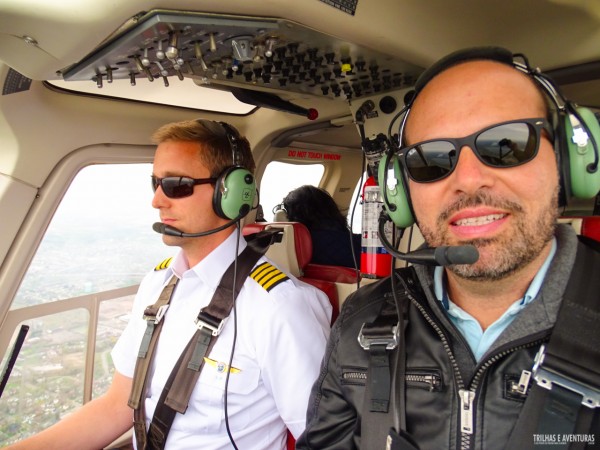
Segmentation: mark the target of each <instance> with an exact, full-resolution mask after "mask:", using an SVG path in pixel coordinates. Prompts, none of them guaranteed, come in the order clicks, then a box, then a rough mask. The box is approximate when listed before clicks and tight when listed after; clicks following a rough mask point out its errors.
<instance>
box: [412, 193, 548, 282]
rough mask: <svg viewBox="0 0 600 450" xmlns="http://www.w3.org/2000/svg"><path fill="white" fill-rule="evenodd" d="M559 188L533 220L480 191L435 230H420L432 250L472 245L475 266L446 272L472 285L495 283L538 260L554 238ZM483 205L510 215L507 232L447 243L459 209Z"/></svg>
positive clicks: (460, 203)
mask: <svg viewBox="0 0 600 450" xmlns="http://www.w3.org/2000/svg"><path fill="white" fill-rule="evenodd" d="M558 192H559V189H558V186H557V187H556V189H555V190H554V192H553V195H552V197H551V199H550V201H549V202H548V204H547V205H545V206H544V207H543V208H542V209H541V210H540V212H539V213H538V214H537V216H536V217H530V216H527V215H526V213H525V211H524V209H523V207H522V206H521V205H520V204H519V203H517V202H513V201H510V200H505V199H501V198H496V197H494V196H492V195H491V194H490V193H489V192H484V191H479V192H477V193H476V194H474V195H466V194H465V195H464V196H462V197H460V198H459V199H457V201H455V202H454V203H452V204H451V205H449V206H448V207H447V208H446V209H445V210H444V211H442V212H441V213H440V215H439V216H438V218H437V220H436V228H435V230H434V229H431V228H429V227H427V226H421V224H419V225H420V228H421V232H422V234H423V237H424V238H425V241H426V242H427V243H428V244H429V245H430V246H432V247H439V246H441V245H473V246H475V247H476V248H477V250H478V251H479V255H480V256H479V260H478V261H477V262H476V263H474V264H457V265H450V266H447V269H448V270H450V271H451V272H453V273H454V274H455V275H457V276H458V277H461V278H464V279H469V280H474V281H497V280H501V279H504V278H506V277H508V276H510V275H511V274H513V273H515V272H517V271H518V270H519V269H521V268H523V267H525V266H526V265H527V264H529V263H530V262H531V261H533V260H534V259H535V258H536V257H537V256H539V255H540V253H541V252H542V250H543V249H544V247H545V246H546V244H547V243H548V242H550V240H551V239H552V238H553V236H554V231H555V228H556V223H557V218H558ZM480 205H486V206H490V207H496V208H500V209H502V210H504V211H508V212H510V214H511V216H512V219H513V224H512V227H511V229H510V230H507V231H505V232H504V233H502V234H501V235H499V236H495V237H493V238H483V239H470V240H462V241H458V242H450V239H449V233H448V218H449V217H450V216H451V215H452V214H454V213H455V212H457V211H459V210H460V209H462V208H466V207H474V206H480Z"/></svg>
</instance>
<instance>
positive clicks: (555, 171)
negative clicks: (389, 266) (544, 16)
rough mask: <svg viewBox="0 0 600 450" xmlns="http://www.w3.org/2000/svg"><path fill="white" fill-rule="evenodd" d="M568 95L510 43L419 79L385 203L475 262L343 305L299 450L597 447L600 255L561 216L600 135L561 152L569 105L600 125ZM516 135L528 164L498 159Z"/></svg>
mask: <svg viewBox="0 0 600 450" xmlns="http://www.w3.org/2000/svg"><path fill="white" fill-rule="evenodd" d="M554 89H555V86H553V85H552V84H551V82H550V81H549V80H548V79H547V78H546V77H545V76H544V75H543V74H540V73H539V72H538V71H536V70H534V69H531V67H529V64H528V63H527V60H526V59H525V58H524V57H523V56H522V55H512V54H511V53H510V52H508V51H507V50H505V49H500V48H474V49H467V50H463V51H459V52H457V53H454V54H451V55H449V56H448V57H446V58H444V59H443V60H441V61H440V62H438V63H437V64H435V65H434V66H432V67H431V68H430V69H429V70H427V71H425V73H424V74H423V75H422V76H421V77H420V78H419V80H418V81H417V83H416V87H415V93H414V95H413V97H412V99H409V101H408V105H407V111H406V122H405V125H404V128H403V129H401V141H400V142H401V148H400V149H398V150H393V151H392V152H391V154H389V155H388V156H387V157H386V160H385V161H386V162H385V165H384V162H383V160H382V163H381V165H382V166H383V172H382V171H381V170H380V177H379V178H380V180H381V179H382V178H383V177H382V173H384V174H386V175H387V176H386V179H385V180H384V182H383V183H382V192H383V194H384V197H385V207H386V210H387V211H388V212H389V214H390V215H391V216H392V219H393V221H394V222H395V223H396V225H397V226H399V227H406V226H408V225H407V223H408V222H410V221H412V220H413V219H412V217H414V218H415V219H416V223H417V224H418V225H419V228H420V230H421V231H422V233H423V236H424V237H425V241H426V243H427V246H428V247H430V248H433V247H439V246H461V245H468V244H470V245H472V246H474V247H475V248H476V249H477V251H478V253H479V259H478V260H477V261H476V262H474V263H472V261H469V259H470V257H465V258H463V257H462V256H461V258H462V259H459V260H457V261H456V262H457V264H454V265H447V266H445V267H431V266H429V267H428V266H424V265H415V266H411V267H408V268H406V269H399V270H398V271H396V275H394V280H391V279H390V278H387V279H384V280H382V281H380V282H377V283H374V284H371V285H368V286H365V287H362V288H361V289H359V290H358V291H357V292H356V293H355V294H354V295H353V296H351V297H349V298H348V299H347V300H346V302H345V304H344V308H343V310H342V311H341V313H340V316H339V318H338V319H337V322H336V324H335V326H334V328H333V330H332V334H331V336H330V339H329V343H328V348H327V350H326V355H325V359H324V363H323V364H324V367H323V371H322V372H321V375H320V376H319V379H318V380H317V382H316V383H315V385H314V387H313V391H312V394H311V400H310V405H309V409H308V417H307V428H306V430H305V432H304V434H303V435H302V436H301V438H300V439H299V441H298V442H297V448H298V449H315V450H317V449H318V450H327V449H345V450H351V449H365V450H373V449H384V448H387V449H400V448H401V449H417V448H420V449H442V448H444V449H457V448H485V449H488V450H489V449H513V448H518V449H531V448H547V447H545V446H544V445H546V444H549V445H554V444H555V443H556V442H559V443H560V442H561V440H562V442H578V443H579V444H578V445H581V447H577V448H583V446H585V445H586V444H594V443H595V444H596V445H597V444H598V442H599V439H600V434H598V433H599V431H600V429H599V428H600V420H599V419H600V413H599V409H600V408H599V407H600V402H599V400H598V399H599V398H600V397H599V396H598V392H599V387H600V386H598V384H599V381H598V380H600V372H599V370H600V367H599V366H600V357H599V354H598V353H599V348H600V335H599V334H598V332H597V330H598V322H597V321H598V318H599V317H600V311H599V306H598V283H597V282H595V281H594V280H597V279H598V274H599V273H600V265H599V264H600V249H599V248H598V245H597V243H596V242H595V241H591V240H586V239H585V238H583V237H579V238H578V236H577V235H576V232H575V231H574V230H573V229H572V227H571V226H570V225H567V224H557V218H558V212H559V199H560V198H561V197H562V196H563V195H565V194H567V193H568V192H570V191H572V190H574V189H575V188H574V185H573V186H572V185H571V184H569V183H578V182H579V181H580V180H579V179H576V180H571V181H569V177H568V176H567V175H563V176H562V177H561V175H559V173H561V174H563V173H564V172H563V170H562V169H563V167H561V164H566V163H564V161H565V158H569V157H571V158H575V159H576V160H577V158H583V157H584V156H583V155H584V153H587V154H588V155H591V159H592V160H593V159H594V154H595V161H596V165H595V167H594V164H593V162H591V163H590V164H589V165H588V164H587V163H586V164H585V166H586V168H585V169H584V170H583V171H582V173H580V174H578V175H577V178H585V177H587V178H588V179H589V180H590V182H591V184H592V190H591V194H592V197H593V196H595V195H596V194H597V193H598V190H599V189H600V185H599V184H598V183H597V180H598V173H597V171H598V170H599V169H598V167H597V154H598V148H597V147H598V145H597V144H594V145H589V147H588V148H587V149H586V150H583V149H578V150H577V151H576V152H575V153H572V154H570V155H569V154H565V153H564V152H565V146H566V144H567V143H568V142H570V139H569V135H568V125H567V124H568V123H571V120H569V119H568V118H566V117H564V115H565V113H567V112H568V113H572V115H574V116H576V115H577V116H579V118H578V119H577V120H576V122H577V123H580V124H581V125H582V126H583V127H584V128H585V134H586V135H587V136H588V137H589V138H590V140H591V139H593V137H592V133H595V134H596V139H597V138H598V136H600V134H598V123H597V120H596V119H595V118H594V117H593V115H591V117H589V116H588V118H587V120H586V117H585V116H583V112H580V110H578V109H575V108H574V105H573V104H570V103H568V104H567V107H566V108H562V106H563V103H564V102H563V101H561V100H564V98H562V97H560V96H559V95H560V94H558V93H557V92H555V91H554ZM555 101H557V103H558V106H561V109H560V111H557V110H555V109H556V108H555V106H554V102H555ZM588 112H589V111H588ZM558 113H560V115H559V117H557V118H556V120H554V116H556V115H558ZM577 116H576V117H577ZM565 119H566V120H565ZM574 122H575V121H574ZM580 131H581V130H580ZM565 133H566V137H563V135H565ZM571 136H572V135H571ZM559 139H564V141H559ZM504 140H507V141H508V142H511V144H512V145H518V147H519V148H518V152H515V155H517V154H518V156H519V157H518V158H516V157H510V158H503V157H501V156H502V155H500V154H499V152H504V153H506V150H505V149H502V148H499V147H502V145H498V144H499V143H500V142H502V141H504ZM555 144H556V145H555ZM594 146H595V147H596V148H593V147H594ZM566 151H567V152H568V151H569V150H568V148H567V149H566ZM557 161H559V162H563V163H561V164H558V163H557ZM571 164H572V165H573V160H571ZM594 180H596V181H594ZM561 183H564V184H562V190H561ZM594 183H596V184H594ZM403 185H405V186H406V188H403ZM400 190H402V191H403V192H405V193H406V196H407V198H408V199H409V202H410V203H409V205H410V208H407V211H405V212H401V209H402V206H403V205H404V204H406V202H405V201H404V203H403V200H402V196H401V195H400V194H399V191H400ZM562 201H563V200H562V199H561V200H560V202H562ZM396 213H400V214H399V215H396ZM408 216H412V217H408ZM459 249H460V247H459ZM457 250H458V249H457ZM458 253H460V252H458ZM404 256H405V257H406V255H404ZM463 256H469V252H467V251H466V250H465V253H464V255H463ZM594 282H595V285H594V284H592V283H594ZM394 286H395V288H394V290H395V300H394V295H392V289H393V288H392V287H394ZM398 310H399V311H402V313H403V314H402V315H401V316H400V318H399V316H398V314H397V312H396V311H398ZM559 311H560V312H559ZM375 325H377V326H375ZM363 326H364V327H365V328H361V327H363ZM357 337H358V338H359V339H360V342H359V339H357ZM561 342H562V343H563V344H562V345H561ZM565 343H566V344H565ZM536 355H537V356H536ZM536 361H537V362H536ZM552 374H555V375H552ZM553 377H555V378H553ZM549 380H559V381H557V382H556V383H552V382H551V381H549ZM560 380H563V381H562V382H561V381H560ZM565 386H566V387H565ZM582 392H583V393H585V392H587V393H589V397H588V396H587V394H586V395H585V396H583V395H582ZM592 393H593V394H592ZM592 397H593V399H592ZM582 402H583V403H585V405H584V404H582ZM594 406H595V407H594ZM551 441H554V442H551ZM539 445H542V447H539ZM567 445H568V444H563V445H562V446H559V448H567ZM552 448H556V447H552Z"/></svg>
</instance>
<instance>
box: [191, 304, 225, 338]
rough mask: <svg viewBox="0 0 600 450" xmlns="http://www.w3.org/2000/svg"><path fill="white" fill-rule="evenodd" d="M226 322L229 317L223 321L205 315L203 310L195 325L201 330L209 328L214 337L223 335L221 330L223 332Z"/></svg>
mask: <svg viewBox="0 0 600 450" xmlns="http://www.w3.org/2000/svg"><path fill="white" fill-rule="evenodd" d="M226 321H227V317H226V318H225V319H223V320H219V319H218V318H216V317H214V316H212V315H211V314H208V313H205V312H204V310H201V311H200V313H199V314H198V317H196V320H195V321H194V323H195V324H196V327H197V328H198V329H199V330H201V329H202V328H208V329H209V330H210V331H211V332H212V335H213V336H218V335H219V334H221V330H223V326H224V325H225V322H226Z"/></svg>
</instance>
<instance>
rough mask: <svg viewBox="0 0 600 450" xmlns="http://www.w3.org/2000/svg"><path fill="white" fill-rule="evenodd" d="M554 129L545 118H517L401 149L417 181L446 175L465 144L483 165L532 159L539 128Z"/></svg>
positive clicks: (537, 145)
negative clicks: (469, 132) (468, 133)
mask: <svg viewBox="0 0 600 450" xmlns="http://www.w3.org/2000/svg"><path fill="white" fill-rule="evenodd" d="M542 130H546V132H547V133H548V136H549V137H550V139H552V136H553V133H552V128H551V127H550V123H549V122H548V121H547V120H546V119H520V120H512V121H510V122H503V123H499V124H496V125H492V126H489V127H486V128H484V129H483V130H479V131H478V132H476V133H473V134H471V135H469V136H465V137H463V138H442V139H432V140H429V141H424V142H419V143H417V144H413V145H410V146H407V147H404V148H402V149H400V153H399V155H400V158H401V160H402V161H403V163H404V167H405V168H406V171H407V173H408V176H409V177H410V178H411V179H412V180H413V181H416V182H418V183H430V182H433V181H438V180H441V179H443V178H446V177H447V176H448V175H450V174H451V173H452V171H453V170H454V168H455V167H456V164H457V162H458V157H459V156H460V151H461V149H462V148H463V147H464V146H468V147H469V148H470V149H471V150H473V152H474V153H475V155H477V158H478V159H479V160H480V161H481V162H482V163H483V164H485V165H486V166H489V167H495V168H506V167H516V166H519V165H521V164H525V163H526V162H528V161H531V160H532V159H533V158H535V155H537V152H538V149H539V148H540V137H541V131H542Z"/></svg>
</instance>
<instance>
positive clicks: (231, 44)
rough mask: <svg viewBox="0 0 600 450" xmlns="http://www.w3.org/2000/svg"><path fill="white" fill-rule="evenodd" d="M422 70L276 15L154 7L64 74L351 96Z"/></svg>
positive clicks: (395, 84)
mask: <svg viewBox="0 0 600 450" xmlns="http://www.w3.org/2000/svg"><path fill="white" fill-rule="evenodd" d="M421 71H422V69H421V68H419V67H416V66H414V65H412V64H408V63H405V62H403V61H399V60H397V59H393V58H391V57H390V56H388V55H385V54H382V53H379V52H377V51H374V50H372V49H369V48H365V47H361V46H360V45H358V44H354V43H350V42H346V41H343V40H340V39H337V38H335V37H333V36H330V35H327V34H324V33H321V32H318V31H316V30H313V29H310V28H307V27H304V26H302V25H300V24H298V23H294V22H290V21H287V20H282V19H276V18H256V17H246V16H232V15H222V14H207V13H195V12H179V11H167V10H154V11H150V12H148V13H144V14H141V15H139V16H136V17H135V18H133V19H131V20H130V21H129V22H128V23H127V24H126V25H124V26H123V27H121V30H120V31H119V32H117V33H115V34H114V35H113V36H111V37H110V38H108V39H107V40H106V41H105V42H104V43H102V44H101V45H100V46H99V47H98V48H97V49H96V50H95V51H94V52H92V53H91V54H90V55H88V56H87V57H85V58H84V59H83V60H82V61H81V62H79V63H76V64H74V65H73V66H71V67H69V68H66V69H65V70H63V72H62V75H63V78H64V79H65V80H67V81H68V80H90V82H94V83H96V84H97V85H98V87H102V86H103V85H104V83H111V82H112V81H113V80H115V79H129V80H130V82H131V84H132V85H136V83H137V82H138V81H139V80H140V79H144V80H147V81H149V82H154V81H155V80H156V81H158V82H162V83H164V84H165V85H166V86H168V85H169V83H170V82H171V81H172V80H175V81H176V80H177V79H183V78H184V77H190V78H195V79H197V80H199V81H200V82H202V83H206V84H211V83H215V84H225V85H232V86H237V87H242V88H249V89H257V90H266V91H269V90H273V91H279V92H281V91H289V92H300V93H307V94H313V95H318V96H321V97H329V98H331V99H340V100H352V99H355V98H360V97H364V96H367V95H373V94H378V93H383V92H386V91H391V90H397V89H400V88H403V87H408V86H411V85H412V84H413V83H414V80H415V79H416V77H417V76H418V75H419V74H420V73H421Z"/></svg>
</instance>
